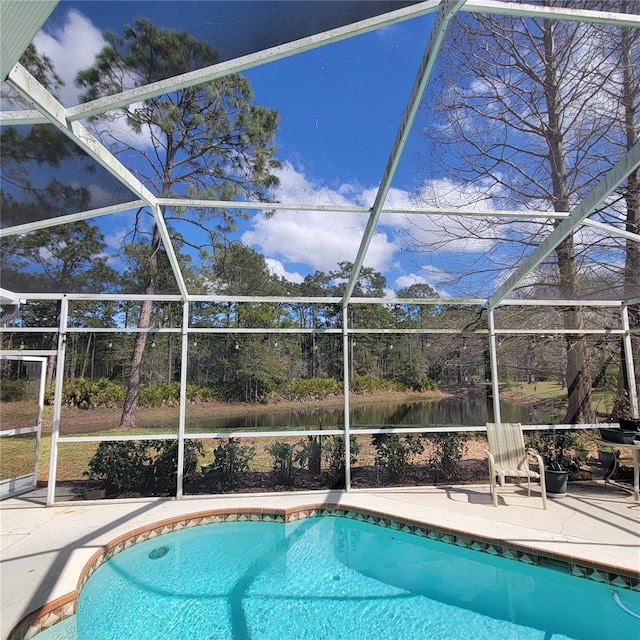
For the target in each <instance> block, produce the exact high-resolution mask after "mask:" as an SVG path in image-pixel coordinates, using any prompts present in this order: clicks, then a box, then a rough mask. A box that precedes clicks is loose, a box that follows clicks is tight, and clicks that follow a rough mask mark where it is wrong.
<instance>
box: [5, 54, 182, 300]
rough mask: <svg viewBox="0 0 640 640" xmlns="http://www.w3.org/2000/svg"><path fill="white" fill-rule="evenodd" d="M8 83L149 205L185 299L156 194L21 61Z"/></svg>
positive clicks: (176, 261) (179, 273)
mask: <svg viewBox="0 0 640 640" xmlns="http://www.w3.org/2000/svg"><path fill="white" fill-rule="evenodd" d="M8 83H9V84H10V85H11V86H12V87H13V88H14V89H16V91H18V92H19V93H20V94H21V95H22V96H23V97H24V98H26V99H27V100H29V101H30V102H32V103H33V104H34V105H35V106H36V107H37V108H38V109H39V110H40V111H41V112H42V113H43V115H45V116H46V118H47V120H49V122H50V123H51V124H53V125H55V126H56V127H57V128H58V129H59V130H60V131H62V132H63V133H64V134H65V135H67V136H68V137H69V138H71V140H73V141H74V142H75V143H76V144H77V145H78V146H79V147H80V148H81V149H82V150H83V151H85V152H86V153H88V154H89V155H90V156H91V157H92V158H93V159H94V160H96V161H97V162H99V163H100V164H101V165H102V166H103V167H104V168H105V169H106V170H107V171H109V173H111V174H112V175H113V176H115V177H116V178H117V179H118V180H119V181H120V182H122V184H124V185H125V186H126V187H127V188H128V189H129V190H130V191H132V192H133V193H135V194H136V195H138V196H139V197H140V198H141V199H142V200H144V202H146V203H147V205H149V207H150V208H151V210H152V212H153V215H154V216H155V218H156V223H157V224H158V227H159V229H160V234H161V236H162V240H163V243H164V245H165V247H164V249H165V251H166V253H167V257H168V259H169V263H170V264H171V267H172V269H173V273H174V276H175V278H176V281H177V283H178V288H179V289H180V293H181V294H182V296H183V298H185V299H186V296H187V294H188V292H187V286H186V284H185V282H184V279H183V277H182V272H181V270H180V268H179V265H178V258H177V257H176V255H175V252H174V250H173V245H172V244H171V241H170V239H169V232H168V231H167V227H166V224H165V223H164V220H163V219H162V215H161V214H160V213H159V209H158V206H157V202H156V197H155V195H154V194H153V193H151V191H149V190H148V189H147V188H146V187H145V186H144V185H143V184H142V182H140V180H138V178H137V177H136V176H135V175H134V174H133V173H131V171H129V169H127V168H126V167H125V166H124V165H123V164H122V163H121V162H119V161H118V160H117V159H116V158H115V157H114V156H113V154H111V153H110V152H109V151H108V149H107V148H106V147H104V146H103V145H102V144H101V143H100V142H99V141H98V140H97V139H96V138H95V137H94V136H93V135H92V134H91V133H90V132H89V131H88V130H87V129H85V127H83V126H82V125H81V124H80V123H79V122H70V121H69V120H68V119H67V116H66V112H65V108H64V107H63V106H62V105H61V104H60V103H59V102H58V101H57V100H56V99H55V98H54V97H53V96H52V95H51V94H50V93H49V92H48V91H47V90H46V89H45V88H44V87H43V86H42V85H41V84H40V83H39V82H38V81H37V80H36V79H35V78H34V77H33V76H32V75H31V74H30V73H29V72H28V71H27V70H26V69H25V68H24V67H23V66H22V65H20V64H17V65H16V66H15V67H14V68H13V70H12V71H11V73H10V74H9V79H8Z"/></svg>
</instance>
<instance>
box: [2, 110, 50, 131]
mask: <svg viewBox="0 0 640 640" xmlns="http://www.w3.org/2000/svg"><path fill="white" fill-rule="evenodd" d="M48 122H49V121H48V120H47V119H46V118H45V117H44V116H43V115H42V114H41V113H40V112H39V111H36V110H35V109H24V110H23V111H0V125H2V126H9V125H11V126H13V127H18V126H20V125H25V124H26V125H33V124H47V123H48Z"/></svg>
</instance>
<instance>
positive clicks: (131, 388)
mask: <svg viewBox="0 0 640 640" xmlns="http://www.w3.org/2000/svg"><path fill="white" fill-rule="evenodd" d="M160 241H161V238H160V230H159V229H158V227H157V226H156V227H154V229H153V238H152V241H151V255H150V256H149V279H148V281H147V286H146V288H145V291H144V292H145V294H146V295H153V294H155V293H156V279H157V275H158V251H159V249H160ZM152 307H153V302H152V301H151V300H147V299H145V300H143V301H142V304H141V306H140V317H139V318H138V329H148V328H149V326H150V324H151V310H152ZM146 344H147V332H146V331H143V332H141V333H136V339H135V342H134V345H133V356H132V357H131V373H130V374H129V383H128V384H127V393H126V395H125V398H124V405H123V407H122V416H121V417H120V429H128V428H130V427H134V426H135V424H136V409H137V408H138V388H139V387H140V379H141V372H142V358H143V356H144V349H145V346H146Z"/></svg>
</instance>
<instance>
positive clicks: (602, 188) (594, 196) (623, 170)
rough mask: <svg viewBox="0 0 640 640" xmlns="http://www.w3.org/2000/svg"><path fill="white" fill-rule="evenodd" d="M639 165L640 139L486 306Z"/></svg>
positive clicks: (497, 299) (504, 293) (495, 301)
mask: <svg viewBox="0 0 640 640" xmlns="http://www.w3.org/2000/svg"><path fill="white" fill-rule="evenodd" d="M638 167H640V141H639V142H636V144H635V145H633V147H631V149H630V150H629V151H628V152H627V153H626V154H625V155H624V156H623V157H622V158H621V159H620V160H619V161H618V162H617V163H616V164H615V165H614V166H613V167H612V168H611V169H609V171H607V173H605V174H604V176H603V177H602V179H601V180H600V182H598V184H597V185H596V186H595V187H594V188H593V189H592V190H591V191H590V192H589V193H588V194H587V195H586V196H585V197H584V198H583V199H582V201H581V202H580V203H579V204H578V205H576V206H575V207H574V208H573V209H572V211H571V214H570V215H569V217H568V218H565V219H564V220H563V221H562V222H561V223H560V224H559V225H558V226H557V227H556V228H555V229H554V230H553V231H552V232H551V233H550V234H549V235H548V236H547V237H546V238H545V239H544V240H543V241H542V242H541V243H540V244H539V245H538V246H537V247H536V248H535V249H534V251H533V252H532V253H530V254H529V255H528V256H527V258H526V259H525V261H524V262H523V263H522V264H521V265H520V266H519V267H518V268H517V269H516V270H515V271H514V272H513V273H512V274H511V276H509V277H508V278H507V279H506V280H505V282H504V283H503V284H502V285H501V286H500V287H499V288H498V290H497V291H496V292H495V293H494V294H493V295H492V296H491V297H490V298H489V301H488V306H489V309H493V308H494V307H496V306H497V305H498V304H500V302H501V301H502V300H503V299H504V298H505V297H506V296H507V295H508V294H509V292H510V291H512V290H513V289H514V287H517V286H518V284H519V283H520V282H521V281H522V280H523V279H524V278H525V277H526V276H527V275H529V273H531V271H533V269H535V268H536V267H537V266H538V265H539V264H540V263H541V262H542V261H543V260H544V259H545V258H546V257H547V256H548V255H549V254H550V253H551V252H552V251H553V250H554V249H555V248H556V247H557V246H558V245H559V244H560V243H561V242H562V241H563V240H564V239H565V238H566V237H567V236H569V235H570V234H571V233H573V231H575V229H576V228H577V227H578V226H580V225H581V224H582V223H583V221H584V220H585V218H586V217H587V216H589V215H591V214H592V213H593V212H594V211H595V209H596V208H597V207H598V206H599V205H600V204H601V203H602V202H603V201H604V200H605V199H606V198H607V197H608V196H609V195H610V194H611V193H612V192H613V191H614V190H615V189H616V188H617V187H618V185H619V184H620V183H621V182H622V181H623V180H624V179H625V178H626V177H627V176H628V175H629V174H630V173H631V172H632V171H635V170H636V169H637V168H638Z"/></svg>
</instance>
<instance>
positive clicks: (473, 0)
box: [463, 0, 640, 27]
mask: <svg viewBox="0 0 640 640" xmlns="http://www.w3.org/2000/svg"><path fill="white" fill-rule="evenodd" d="M611 5H612V6H613V5H614V3H611ZM463 11H471V12H473V13H495V14H498V15H503V16H518V17H521V18H547V19H549V20H575V21H577V22H591V23H596V24H612V25H615V26H617V27H640V15H637V14H631V13H620V12H613V11H593V10H588V9H572V8H569V7H552V6H543V5H533V4H518V3H515V2H500V1H499V0H467V4H466V5H465V6H464V9H463Z"/></svg>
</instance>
